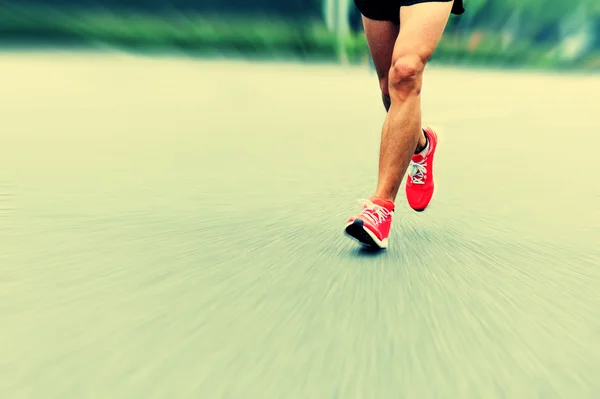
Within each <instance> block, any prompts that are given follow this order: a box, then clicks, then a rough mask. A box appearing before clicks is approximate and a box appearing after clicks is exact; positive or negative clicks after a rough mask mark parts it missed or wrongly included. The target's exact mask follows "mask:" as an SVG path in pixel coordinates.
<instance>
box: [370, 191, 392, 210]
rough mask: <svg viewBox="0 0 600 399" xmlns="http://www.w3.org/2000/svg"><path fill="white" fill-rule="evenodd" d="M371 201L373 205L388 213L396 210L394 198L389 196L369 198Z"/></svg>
mask: <svg viewBox="0 0 600 399" xmlns="http://www.w3.org/2000/svg"><path fill="white" fill-rule="evenodd" d="M371 201H372V202H373V203H374V204H377V205H380V206H383V207H385V208H387V209H388V210H390V211H392V210H394V209H395V208H396V205H395V204H394V198H392V197H391V196H389V195H374V196H372V197H371Z"/></svg>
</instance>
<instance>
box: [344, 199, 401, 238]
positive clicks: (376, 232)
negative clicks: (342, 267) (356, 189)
mask: <svg viewBox="0 0 600 399" xmlns="http://www.w3.org/2000/svg"><path fill="white" fill-rule="evenodd" d="M361 203H362V205H363V210H362V212H361V213H360V214H359V215H357V216H355V217H353V218H350V219H349V220H348V223H347V224H346V230H345V233H346V234H347V235H349V236H350V237H352V238H354V239H355V240H357V241H358V242H360V243H361V244H363V245H366V246H369V247H374V248H379V249H385V248H387V246H388V236H389V234H390V229H391V227H392V214H393V213H394V204H393V203H392V202H391V201H384V200H380V199H377V198H371V199H370V200H362V201H361Z"/></svg>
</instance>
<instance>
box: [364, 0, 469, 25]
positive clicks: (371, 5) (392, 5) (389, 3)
mask: <svg viewBox="0 0 600 399" xmlns="http://www.w3.org/2000/svg"><path fill="white" fill-rule="evenodd" d="M448 1H452V0H354V4H356V8H358V11H360V13H361V14H362V15H364V16H365V17H367V18H369V19H374V20H375V21H390V22H393V23H395V24H396V25H400V7H402V6H411V5H414V4H419V3H429V2H448ZM463 12H465V7H464V5H463V0H455V1H454V4H453V5H452V14H455V15H460V14H462V13H463Z"/></svg>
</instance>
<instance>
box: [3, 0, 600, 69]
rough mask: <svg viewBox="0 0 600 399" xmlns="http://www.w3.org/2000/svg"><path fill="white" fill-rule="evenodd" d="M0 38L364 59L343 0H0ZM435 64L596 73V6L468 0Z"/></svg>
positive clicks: (599, 45) (558, 0) (355, 19)
mask: <svg viewBox="0 0 600 399" xmlns="http://www.w3.org/2000/svg"><path fill="white" fill-rule="evenodd" d="M0 4H2V14H1V16H0V18H1V20H0V29H1V30H0V38H1V39H2V41H3V42H9V43H10V42H13V43H14V42H20V43H30V44H31V43H37V44H39V43H53V44H55V43H61V44H73V45H75V44H83V43H85V44H90V43H94V44H99V43H103V44H108V45H113V46H119V47H123V48H129V49H137V50H146V51H151V50H171V51H174V50H177V51H183V52H193V53H204V54H215V53H221V54H223V53H227V54H229V55H232V54H242V55H245V56H255V57H259V56H267V57H273V56H279V57H282V56H286V57H302V58H313V59H318V58H321V59H331V58H332V57H336V58H337V59H340V60H342V61H349V62H364V61H365V59H366V57H367V49H366V45H365V40H364V37H363V36H362V35H360V31H361V22H360V16H359V14H358V13H357V11H356V9H355V7H354V4H353V3H352V2H351V0H289V1H270V0H252V1H243V0H221V1H191V0H177V1H166V0H139V1H138V0H136V1H134V0H122V1H121V0H106V1H92V0H86V1H75V0H72V1H70V0H48V1H39V0H38V1H36V0H20V1H6V0H4V1H2V2H1V3H0ZM467 7H468V12H467V13H465V14H464V15H463V16H461V17H454V18H452V19H451V21H450V23H449V26H448V29H447V34H446V35H445V37H444V39H443V41H442V43H441V45H440V48H439V49H438V51H437V52H436V54H435V60H436V61H444V62H452V63H465V62H468V63H476V64H498V65H505V66H506V65H511V66H520V65H532V66H537V67H580V68H585V69H597V68H598V65H599V64H600V61H599V60H600V58H599V57H600V56H599V52H600V22H599V21H600V3H598V2H597V1H595V0H579V1H567V0H553V1H544V0H503V1H500V0H468V2H467Z"/></svg>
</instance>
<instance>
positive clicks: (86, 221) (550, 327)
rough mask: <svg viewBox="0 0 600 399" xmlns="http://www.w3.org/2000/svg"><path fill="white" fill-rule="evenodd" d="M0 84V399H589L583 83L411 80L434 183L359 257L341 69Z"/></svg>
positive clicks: (36, 64)
mask: <svg viewBox="0 0 600 399" xmlns="http://www.w3.org/2000/svg"><path fill="white" fill-rule="evenodd" d="M0 70H1V71H2V73H1V75H0V93H1V94H0V109H1V111H0V223H2V226H3V227H2V232H0V238H1V240H0V371H1V375H2V378H0V397H1V398H4V399H12V398H35V399H41V398H43V399H51V398H60V399H63V398H74V399H81V398H111V399H120V398H123V399H134V398H143V399H150V398H207V399H208V398H254V397H256V398H274V399H282V398H286V399H287V398H302V399H305V398H311V399H312V398H315V399H317V398H341V399H345V398H382V399H383V398H385V399H387V398H415V399H425V398H449V399H450V398H452V399H454V398H461V399H462V398H474V399H480V398H510V399H513V398H527V399H530V398H544V399H551V398H577V399H584V398H586V399H587V398H590V399H591V398H598V397H600V380H599V379H598V377H599V376H600V178H599V177H598V176H600V161H599V160H598V159H599V157H598V155H597V154H598V152H597V151H598V148H599V147H600V138H599V134H598V133H599V132H600V130H599V128H598V124H597V119H598V114H599V112H600V108H599V107H598V100H597V95H596V94H597V93H598V92H599V91H600V78H598V77H595V78H594V77H587V76H567V75H564V76H562V75H554V76H553V75H541V74H535V73H516V72H490V71H466V70H463V71H457V70H452V69H448V68H434V67H432V68H430V70H429V73H428V77H427V82H426V86H425V88H424V93H423V95H424V99H423V102H424V107H425V114H424V117H425V120H426V122H428V123H429V122H430V123H434V124H437V125H440V126H442V127H443V128H444V129H445V136H444V139H445V140H444V141H443V142H442V144H441V147H440V152H439V154H438V157H437V180H438V182H439V194H438V196H437V197H436V199H435V202H434V204H433V205H432V207H431V208H430V210H429V211H428V212H426V213H424V214H415V213H413V212H411V211H410V210H409V208H408V206H407V204H406V203H405V201H403V200H402V199H401V200H400V201H399V212H398V215H397V218H396V219H395V222H394V223H395V224H394V227H393V235H392V237H391V242H390V248H389V250H388V251H387V252H385V253H382V254H374V253H371V252H364V251H360V250H358V249H357V246H356V245H355V244H354V243H353V242H352V241H350V240H348V239H347V238H345V237H344V236H343V234H342V229H343V225H344V222H345V220H346V218H347V217H349V216H350V215H351V214H352V213H354V212H355V211H356V210H357V209H358V208H357V204H356V200H357V199H360V198H362V197H366V196H368V195H369V194H370V192H371V190H372V189H373V188H374V183H375V180H374V179H375V176H376V172H377V169H376V167H377V159H376V157H377V153H378V139H379V134H380V125H381V122H382V117H383V109H382V106H381V105H380V103H379V96H378V93H377V90H376V86H377V84H376V80H375V77H374V76H373V75H371V74H369V72H368V71H367V70H365V69H360V68H348V69H340V68H337V67H332V66H312V65H311V66H308V65H304V66H298V65H293V64H245V63H241V62H237V63H234V62H217V61H214V62H206V61H203V62H200V61H189V60H187V61H186V60H177V59H168V58H162V59H158V58H157V59H152V58H140V57H134V56H129V55H119V54H97V55H94V54H82V53H80V54H61V53H54V54H43V53H37V54H36V53H22V54H18V55H16V54H2V55H0ZM586 93H587V94H586Z"/></svg>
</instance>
